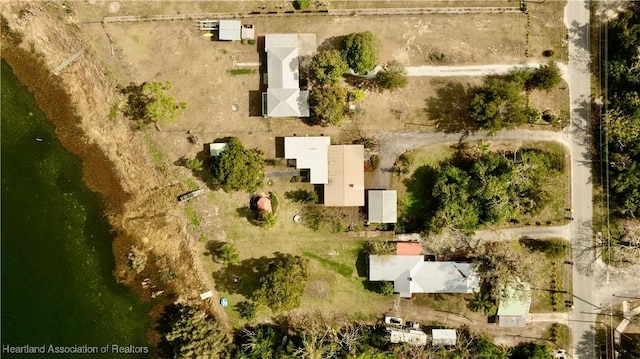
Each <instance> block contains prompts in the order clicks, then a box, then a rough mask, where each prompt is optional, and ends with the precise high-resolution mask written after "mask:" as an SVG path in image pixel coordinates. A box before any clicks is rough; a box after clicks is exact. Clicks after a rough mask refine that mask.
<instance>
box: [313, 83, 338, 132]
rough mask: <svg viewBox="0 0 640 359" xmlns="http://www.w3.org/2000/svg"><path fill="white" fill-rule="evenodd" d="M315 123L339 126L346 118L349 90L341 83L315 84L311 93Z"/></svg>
mask: <svg viewBox="0 0 640 359" xmlns="http://www.w3.org/2000/svg"><path fill="white" fill-rule="evenodd" d="M309 106H310V107H311V110H312V111H313V113H314V116H315V117H314V119H315V120H314V123H315V124H318V125H322V126H326V125H334V126H339V125H340V124H342V121H344V119H345V111H346V107H347V90H346V89H344V88H343V87H341V86H339V85H333V86H330V85H324V86H314V87H313V88H311V91H310V94H309Z"/></svg>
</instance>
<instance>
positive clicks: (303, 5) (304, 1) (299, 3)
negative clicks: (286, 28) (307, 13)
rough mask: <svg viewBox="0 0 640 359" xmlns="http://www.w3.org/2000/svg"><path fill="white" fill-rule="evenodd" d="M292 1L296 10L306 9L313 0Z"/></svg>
mask: <svg viewBox="0 0 640 359" xmlns="http://www.w3.org/2000/svg"><path fill="white" fill-rule="evenodd" d="M292 3H293V7H294V8H295V9H296V10H304V9H306V8H308V7H309V5H311V0H294V1H293V2H292Z"/></svg>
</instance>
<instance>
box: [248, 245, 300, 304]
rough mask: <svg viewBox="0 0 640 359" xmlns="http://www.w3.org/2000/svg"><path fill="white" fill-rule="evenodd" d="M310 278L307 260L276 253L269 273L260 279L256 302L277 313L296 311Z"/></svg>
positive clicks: (255, 294) (255, 297)
mask: <svg viewBox="0 0 640 359" xmlns="http://www.w3.org/2000/svg"><path fill="white" fill-rule="evenodd" d="M308 277H309V273H308V272H307V260H306V259H303V258H301V257H299V256H292V255H290V254H282V253H276V256H275V258H274V259H273V261H272V262H271V263H270V264H269V268H268V270H267V273H266V274H265V275H264V276H263V277H262V278H260V288H259V289H258V290H257V291H256V292H255V293H254V300H255V301H256V302H257V303H260V304H264V305H266V306H268V307H270V308H271V310H273V311H274V312H276V313H277V312H282V311H287V310H292V309H295V308H297V307H298V306H300V300H301V298H302V295H303V294H304V291H305V288H306V284H307V278H308Z"/></svg>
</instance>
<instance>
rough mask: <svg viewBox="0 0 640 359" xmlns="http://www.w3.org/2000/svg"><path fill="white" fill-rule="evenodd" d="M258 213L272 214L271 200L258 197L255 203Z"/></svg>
mask: <svg viewBox="0 0 640 359" xmlns="http://www.w3.org/2000/svg"><path fill="white" fill-rule="evenodd" d="M257 206H258V212H260V213H262V212H273V209H272V208H271V200H270V199H269V198H267V197H260V199H259V200H258V203H257Z"/></svg>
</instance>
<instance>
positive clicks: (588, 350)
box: [574, 325, 595, 358]
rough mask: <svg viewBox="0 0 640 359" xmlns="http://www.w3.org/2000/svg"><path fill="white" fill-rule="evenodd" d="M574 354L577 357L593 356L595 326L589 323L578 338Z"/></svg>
mask: <svg viewBox="0 0 640 359" xmlns="http://www.w3.org/2000/svg"><path fill="white" fill-rule="evenodd" d="M574 355H575V356H576V357H579V358H595V326H593V325H590V326H589V330H587V331H586V332H584V333H583V334H582V336H581V337H580V338H579V341H578V343H577V345H576V351H575V353H574Z"/></svg>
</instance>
